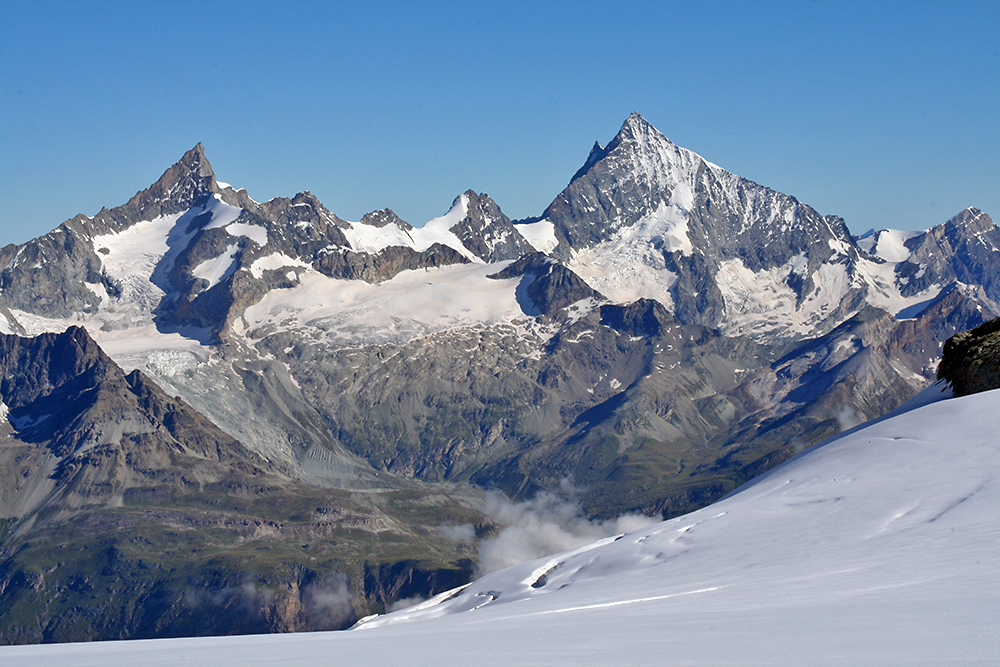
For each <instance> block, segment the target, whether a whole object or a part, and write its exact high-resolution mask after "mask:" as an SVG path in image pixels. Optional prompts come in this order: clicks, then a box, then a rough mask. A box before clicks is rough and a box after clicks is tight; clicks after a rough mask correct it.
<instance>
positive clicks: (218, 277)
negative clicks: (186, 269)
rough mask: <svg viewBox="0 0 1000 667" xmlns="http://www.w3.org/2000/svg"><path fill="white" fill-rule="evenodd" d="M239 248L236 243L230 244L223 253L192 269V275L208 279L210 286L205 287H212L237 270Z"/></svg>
mask: <svg viewBox="0 0 1000 667" xmlns="http://www.w3.org/2000/svg"><path fill="white" fill-rule="evenodd" d="M238 250H239V246H237V245H235V244H233V245H230V246H229V247H227V248H226V252H224V253H222V254H221V255H219V256H218V257H213V258H212V259H206V260H205V261H204V262H202V263H201V264H199V265H198V266H196V267H194V270H193V271H191V275H192V276H194V277H195V278H201V279H202V280H207V281H208V287H206V288H205V289H212V288H213V287H215V286H216V285H218V284H219V283H220V282H221V281H223V280H225V279H226V278H228V277H229V276H231V275H233V273H235V272H236V268H237V261H236V252H237V251H238Z"/></svg>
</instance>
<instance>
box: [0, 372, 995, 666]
mask: <svg viewBox="0 0 1000 667" xmlns="http://www.w3.org/2000/svg"><path fill="white" fill-rule="evenodd" d="M949 395H950V394H949V393H948V392H945V391H943V390H942V389H941V388H940V386H935V387H932V388H930V389H928V390H926V392H925V393H924V394H923V395H921V397H919V400H918V401H917V402H916V403H915V404H916V405H920V404H921V403H923V405H921V406H920V407H917V408H915V409H912V410H910V411H902V410H901V411H897V412H898V414H896V415H895V416H890V417H888V418H885V419H882V420H879V421H878V422H874V423H871V424H868V425H866V426H864V427H861V428H859V429H856V430H854V431H853V432H850V433H848V434H846V435H843V436H840V437H838V438H835V439H833V440H831V441H828V442H826V443H825V444H821V445H819V446H817V447H816V448H814V449H811V450H809V451H807V452H804V453H803V454H801V455H800V456H798V457H796V458H795V459H793V460H791V461H789V462H788V463H786V464H784V465H782V466H780V467H778V468H776V469H774V470H772V471H771V472H770V473H768V474H766V475H764V476H762V477H760V478H758V479H757V480H755V481H753V482H751V483H750V484H748V485H746V486H744V487H743V488H742V489H741V490H739V491H738V492H736V493H734V494H732V495H731V496H729V497H727V498H725V499H723V500H721V501H719V502H717V503H715V504H713V505H711V506H709V507H706V508H704V509H702V510H699V511H697V512H694V513H692V514H688V515H686V516H683V517H679V518H677V519H674V520H672V521H667V522H665V523H661V524H658V525H656V526H654V527H652V528H645V529H641V530H638V531H635V532H632V533H628V534H625V535H622V536H619V537H611V538H607V539H604V540H601V541H599V542H595V543H594V544H591V545H588V546H586V547H582V548H580V549H576V550H575V551H570V552H566V553H563V554H558V555H555V556H551V557H548V558H543V559H540V560H536V561H533V562H530V563H524V564H522V565H519V566H516V567H512V568H509V569H506V570H501V571H499V572H495V573H493V574H490V575H487V576H485V577H483V578H482V579H480V580H478V581H476V582H474V583H473V584H471V585H469V586H467V587H465V588H463V589H459V590H456V591H451V592H449V593H444V594H442V595H440V596H438V597H437V598H435V599H432V600H430V601H428V602H425V603H422V604H420V605H418V606H416V607H413V608H411V609H408V610H403V611H400V612H397V613H394V614H390V615H387V616H382V617H377V618H374V619H369V620H368V621H367V622H363V623H362V624H361V625H359V626H358V627H357V628H356V629H355V630H353V631H350V632H345V633H316V634H308V635H297V636H287V635H286V636H270V637H244V638H213V639H200V640H193V639H192V640H166V641H156V642H120V643H113V644H92V645H75V646H46V647H41V646H36V647H14V648H4V649H0V659H2V660H3V662H4V664H5V665H12V666H13V665H28V664H37V661H39V660H41V661H44V662H45V664H48V665H70V664H72V665H102V666H110V665H125V664H134V663H135V662H137V661H141V662H142V663H143V664H145V665H149V666H151V667H152V666H155V665H175V664H189V665H210V664H213V663H217V662H219V661H220V660H223V661H225V662H228V663H230V664H243V665H270V664H279V663H280V664H283V665H314V664H329V663H331V662H336V663H342V664H352V665H382V664H386V663H387V662H388V663H391V662H397V661H404V660H405V662H406V664H409V665H467V664H470V663H474V664H477V665H609V664H630V665H663V664H675V665H686V664H689V665H805V664H808V665H847V664H849V665H931V664H933V665H993V664H997V662H998V661H1000V622H998V621H1000V618H998V615H1000V580H998V579H997V577H996V573H997V572H998V571H1000V550H998V549H997V544H998V543H1000V516H998V514H997V511H996V508H997V507H998V506H1000V474H998V473H1000V463H998V462H1000V437H998V436H997V434H996V424H995V417H994V415H995V414H996V411H997V409H998V408H1000V391H991V392H986V393H982V394H977V395H974V396H968V397H964V398H946V397H947V396H949ZM942 399H944V400H942Z"/></svg>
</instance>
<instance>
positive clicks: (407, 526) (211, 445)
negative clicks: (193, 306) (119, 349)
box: [0, 328, 493, 644]
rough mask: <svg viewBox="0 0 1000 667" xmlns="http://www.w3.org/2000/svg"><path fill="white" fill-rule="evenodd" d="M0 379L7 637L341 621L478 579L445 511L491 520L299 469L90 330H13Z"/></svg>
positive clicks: (386, 481)
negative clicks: (429, 514) (200, 409)
mask: <svg viewBox="0 0 1000 667" xmlns="http://www.w3.org/2000/svg"><path fill="white" fill-rule="evenodd" d="M245 370H246V371H247V372H253V370H254V369H249V368H247V369H245ZM255 374H256V373H255ZM0 376H2V378H3V379H2V382H0V397H2V401H0V404H2V408H0V413H2V415H0V439H2V441H3V447H2V448H0V528H2V530H0V590H2V591H3V596H0V643H5V644H9V643H28V642H42V641H84V640H91V641H93V640H98V639H127V638H143V637H165V636H178V635H203V634H217V633H230V634H233V633H250V632H277V631H294V630H310V629H311V630H319V629H339V628H343V627H346V626H348V625H350V624H352V623H353V622H354V621H355V620H356V619H357V618H358V617H359V615H362V614H365V613H368V612H369V611H371V610H382V609H384V608H385V606H386V605H387V604H389V603H391V602H393V601H395V600H396V599H397V598H398V597H407V596H411V595H426V594H428V593H430V592H440V591H441V590H443V589H447V588H451V587H454V586H456V585H460V584H462V583H465V582H466V581H467V580H468V578H469V577H470V576H471V573H472V564H471V561H470V560H469V556H470V555H472V554H471V553H468V552H467V551H463V550H462V549H461V548H460V547H456V546H449V544H448V541H447V540H444V539H441V538H440V536H439V535H438V534H437V533H436V532H435V531H436V530H437V523H436V521H437V520H441V521H443V522H446V523H447V522H451V523H455V524H465V523H469V524H474V525H476V526H478V527H479V528H480V529H482V530H490V529H492V527H493V526H492V523H491V522H490V521H489V519H487V518H485V517H483V516H482V515H481V514H479V513H478V512H475V511H474V510H470V509H466V508H465V507H463V506H461V505H460V504H458V503H456V502H455V500H454V499H452V498H451V497H449V496H448V495H446V494H444V493H442V492H441V491H440V490H435V491H434V492H433V493H430V494H421V493H419V492H415V491H413V490H411V489H410V488H409V487H410V485H409V484H407V483H405V482H402V483H401V482H400V481H399V480H394V479H393V478H391V477H390V476H389V475H385V474H384V473H383V474H382V475H381V487H382V488H381V489H376V488H371V489H368V493H366V494H352V493H351V492H347V491H341V490H338V489H335V488H331V487H330V486H328V485H323V486H316V485H311V484H308V483H305V482H304V481H303V478H302V477H301V475H296V477H297V479H293V477H292V475H291V473H292V472H293V471H292V469H291V468H290V467H288V466H285V465H282V464H281V463H277V462H275V461H272V460H268V459H267V458H265V457H262V456H260V455H258V454H256V453H254V452H252V451H250V450H249V449H247V448H246V447H244V446H243V445H242V444H241V443H239V442H237V441H236V440H234V439H233V438H232V437H230V436H229V435H227V434H226V433H224V432H223V431H221V430H220V429H219V428H217V427H216V426H215V425H214V424H212V423H211V422H209V421H208V420H207V419H205V418H204V417H203V416H201V415H200V414H198V413H197V412H195V411H194V410H192V409H191V408H190V407H189V406H188V405H187V404H186V403H185V402H183V401H182V400H180V399H176V398H169V397H168V396H167V395H166V394H164V393H163V391H162V390H161V389H160V388H159V387H158V386H157V385H155V384H154V383H153V382H151V381H150V380H149V379H148V378H147V377H145V376H144V375H143V374H141V373H139V372H138V371H134V372H132V373H130V374H128V375H126V374H125V373H123V372H122V371H121V369H119V368H118V367H117V366H116V365H115V364H114V363H113V362H111V360H110V359H108V358H107V356H105V355H104V353H103V352H102V350H101V349H100V347H98V345H97V344H96V343H95V342H94V341H93V340H92V339H91V338H90V337H89V336H88V335H87V333H86V331H84V330H83V329H80V328H71V329H69V330H67V331H65V332H64V333H60V334H43V335H41V336H37V337H35V338H22V337H18V336H8V335H0ZM258 377H259V379H260V381H261V382H267V381H268V379H267V378H266V374H265V373H260V374H259V375H258ZM421 502H423V503H425V504H428V505H430V506H432V507H434V508H435V512H434V519H433V520H432V522H431V523H430V525H428V524H427V523H426V517H425V516H424V513H426V511H427V510H426V509H423V508H421V507H420V504H421ZM414 505H416V508H415V507H414ZM421 517H424V518H421ZM346 536H353V537H352V539H353V540H354V543H349V541H348V540H345V537H346ZM362 536H365V537H362ZM359 537H360V538H362V539H358V538H359ZM345 544H346V545H347V546H346V547H345ZM248 582H252V585H251V584H250V583H248ZM334 598H335V599H336V600H337V604H336V605H331V604H330V602H329V601H330V600H331V599H334ZM95 600H96V602H95Z"/></svg>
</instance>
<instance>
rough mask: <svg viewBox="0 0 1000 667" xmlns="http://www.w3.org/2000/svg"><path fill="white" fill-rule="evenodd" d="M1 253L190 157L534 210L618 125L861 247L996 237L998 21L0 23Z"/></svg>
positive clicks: (20, 12) (847, 8) (558, 18)
mask: <svg viewBox="0 0 1000 667" xmlns="http://www.w3.org/2000/svg"><path fill="white" fill-rule="evenodd" d="M0 7H2V8H3V14H4V20H3V21H2V22H0V244H4V243H11V242H16V243H20V242H23V241H25V240H27V239H29V238H31V237H34V236H37V235H40V234H42V233H45V232H47V231H49V230H51V229H52V228H54V227H56V226H57V225H58V224H59V223H60V222H62V221H63V220H65V219H67V218H69V217H71V216H73V215H75V214H76V213H86V214H88V215H93V214H94V213H96V212H97V211H98V210H99V209H100V208H101V207H102V206H109V207H110V206H115V205H118V204H121V203H124V202H125V201H126V200H127V199H128V198H129V197H130V196H131V195H132V194H134V193H135V192H136V191H137V190H140V189H142V188H145V187H146V186H148V185H149V184H150V183H152V182H153V181H154V180H155V179H156V178H158V177H159V175H160V174H161V173H162V172H163V171H164V170H165V169H166V168H167V167H169V166H170V165H171V164H172V163H174V162H175V161H177V160H178V159H179V158H180V156H181V155H182V154H183V153H184V151H185V150H187V149H189V148H191V147H192V146H194V145H195V144H196V143H197V142H199V141H201V142H203V143H204V144H205V147H206V152H207V154H208V157H209V160H210V161H211V162H212V165H213V167H214V168H215V171H216V175H217V176H218V177H219V179H221V180H223V181H227V182H230V183H232V184H233V185H235V186H237V187H245V188H246V189H247V190H248V191H249V193H250V195H251V196H252V197H253V198H255V199H257V200H258V201H262V200H265V199H268V198H271V197H275V196H291V195H294V194H295V193H296V192H298V191H301V190H310V191H312V192H313V193H315V194H316V195H317V196H318V197H319V198H320V200H321V201H323V202H324V204H325V205H326V206H327V207H328V208H329V209H331V210H332V211H333V212H334V213H336V214H338V215H339V216H341V217H342V218H346V219H353V220H356V219H358V218H360V217H361V215H363V214H364V213H365V212H367V211H370V210H373V209H378V208H383V207H389V208H392V209H393V210H395V211H396V212H397V213H398V214H399V215H400V216H401V217H403V218H404V219H406V220H408V221H410V222H412V223H414V224H422V223H423V222H425V221H427V220H428V219H430V218H432V217H434V216H437V215H440V214H442V213H444V212H445V211H446V210H447V208H448V206H449V205H450V203H451V201H452V199H453V198H454V197H455V196H456V195H458V194H459V193H461V192H463V191H464V190H466V189H469V188H472V189H474V190H476V191H479V192H486V193H488V194H490V195H491V196H492V197H493V198H494V199H496V200H497V202H498V203H499V204H500V206H501V208H502V209H503V210H504V211H505V212H506V213H507V214H508V215H509V216H511V217H512V218H520V217H526V216H530V215H535V214H538V213H540V212H541V211H542V210H543V209H544V208H545V206H546V205H547V204H548V203H549V202H550V201H551V200H552V199H553V198H554V197H555V195H557V194H558V193H559V191H560V190H561V189H562V188H563V187H564V186H565V185H566V183H567V181H568V180H569V178H570V177H571V176H572V174H573V173H574V172H575V171H576V170H577V168H579V166H580V165H581V164H582V163H583V161H584V159H585V158H586V156H587V153H588V152H589V150H590V147H591V145H592V143H593V142H594V141H595V140H599V141H601V143H606V142H608V141H609V140H610V139H611V138H612V137H613V136H614V134H615V133H616V132H617V130H618V128H619V126H620V125H621V123H622V121H624V119H625V118H626V117H627V116H628V114H629V113H630V112H632V111H633V110H636V111H639V112H640V113H641V114H642V115H643V116H644V117H645V118H646V119H647V120H649V121H650V122H651V123H652V124H653V125H655V126H656V127H657V128H659V129H660V130H661V131H662V132H663V133H664V134H666V135H667V136H668V137H670V138H671V139H672V140H673V141H675V142H676V143H678V144H680V145H682V146H685V147H687V148H690V149H692V150H694V151H696V152H698V153H700V154H701V155H703V156H704V157H705V158H707V159H709V160H711V161H712V162H715V163H717V164H719V165H721V166H723V167H725V168H727V169H729V170H731V171H733V172H735V173H738V174H740V175H742V176H745V177H747V178H750V179H752V180H754V181H757V182H759V183H763V184H764V185H767V186H770V187H772V188H774V189H776V190H780V191H782V192H786V193H788V194H791V195H794V196H796V197H798V198H799V199H800V200H802V201H804V202H806V203H809V204H811V205H812V206H814V207H815V208H817V209H818V210H819V211H820V212H822V213H827V214H836V215H840V216H843V217H844V218H845V219H846V220H847V222H848V224H849V225H850V226H851V228H852V229H853V230H855V231H856V232H860V231H863V230H865V229H867V228H869V227H896V228H904V229H918V228H925V227H928V226H930V225H933V224H937V223H940V222H943V221H944V220H945V219H947V218H948V217H950V216H951V215H953V214H955V213H957V212H958V211H959V210H961V209H962V208H964V207H966V206H977V207H979V208H981V209H983V210H985V211H986V212H987V213H990V214H991V215H993V216H994V217H995V218H996V219H998V220H1000V36H998V35H1000V3H996V2H947V3H944V2H919V1H910V2H899V3H893V2H883V3H869V2H832V1H825V0H817V1H813V2H808V1H803V2H587V1H585V0H583V1H581V0H577V1H576V2H532V3H520V2H510V1H508V2H468V3H466V2H454V3H452V2H365V3H361V2H351V3H339V4H338V3H333V2H324V3H319V2H316V3H314V2H283V3H276V2H211V1H209V0H203V1H201V2H154V1H149V2H97V1H90V2H83V1H80V2H30V3H29V2H19V1H16V0H0Z"/></svg>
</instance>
